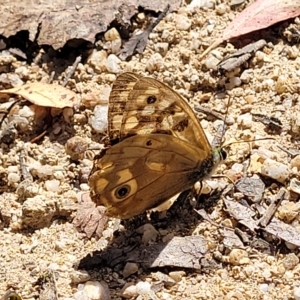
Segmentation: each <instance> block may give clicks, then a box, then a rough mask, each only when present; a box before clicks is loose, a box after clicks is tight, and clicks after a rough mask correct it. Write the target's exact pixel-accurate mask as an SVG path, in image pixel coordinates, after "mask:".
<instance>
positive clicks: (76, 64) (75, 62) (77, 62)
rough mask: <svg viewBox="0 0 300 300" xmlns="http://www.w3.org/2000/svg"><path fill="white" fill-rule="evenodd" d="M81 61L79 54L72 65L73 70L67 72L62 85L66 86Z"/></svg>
mask: <svg viewBox="0 0 300 300" xmlns="http://www.w3.org/2000/svg"><path fill="white" fill-rule="evenodd" d="M80 62H81V55H79V56H77V57H76V59H75V61H74V63H73V65H72V68H71V70H70V71H69V73H68V74H67V76H66V78H65V80H64V81H63V83H62V84H61V85H62V86H66V85H67V83H68V81H69V79H70V78H71V77H72V76H73V74H74V73H75V71H76V68H77V66H78V64H79V63H80Z"/></svg>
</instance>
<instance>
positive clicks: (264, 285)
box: [259, 283, 270, 293]
mask: <svg viewBox="0 0 300 300" xmlns="http://www.w3.org/2000/svg"><path fill="white" fill-rule="evenodd" d="M259 289H260V290H261V291H262V292H264V293H268V291H269V289H270V287H269V285H268V284H267V283H261V284H260V285H259Z"/></svg>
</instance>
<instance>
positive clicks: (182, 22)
mask: <svg viewBox="0 0 300 300" xmlns="http://www.w3.org/2000/svg"><path fill="white" fill-rule="evenodd" d="M191 26H192V21H191V20H190V19H189V18H188V17H186V16H184V15H177V18H176V28H177V29H178V30H185V31H187V30H189V29H190V27H191Z"/></svg>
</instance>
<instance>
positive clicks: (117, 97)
mask: <svg viewBox="0 0 300 300" xmlns="http://www.w3.org/2000/svg"><path fill="white" fill-rule="evenodd" d="M140 78H141V76H140V75H137V74H134V73H123V74H121V75H119V76H118V78H117V80H116V81H115V82H114V83H113V86H112V90H111V92H110V96H109V104H108V105H109V107H108V133H109V138H110V140H111V141H112V142H113V143H114V141H116V142H118V141H119V140H120V135H121V134H120V130H121V124H122V122H123V114H124V111H125V109H126V105H127V99H128V97H129V94H130V92H131V90H132V88H133V86H134V85H135V84H136V82H137V81H138V80H139V79H140Z"/></svg>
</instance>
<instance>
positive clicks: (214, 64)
mask: <svg viewBox="0 0 300 300" xmlns="http://www.w3.org/2000/svg"><path fill="white" fill-rule="evenodd" d="M218 63H219V60H218V59H217V58H216V57H215V56H214V55H209V56H208V57H207V59H206V60H205V61H204V65H205V66H206V68H207V69H209V70H214V71H216V70H217V69H218Z"/></svg>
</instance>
